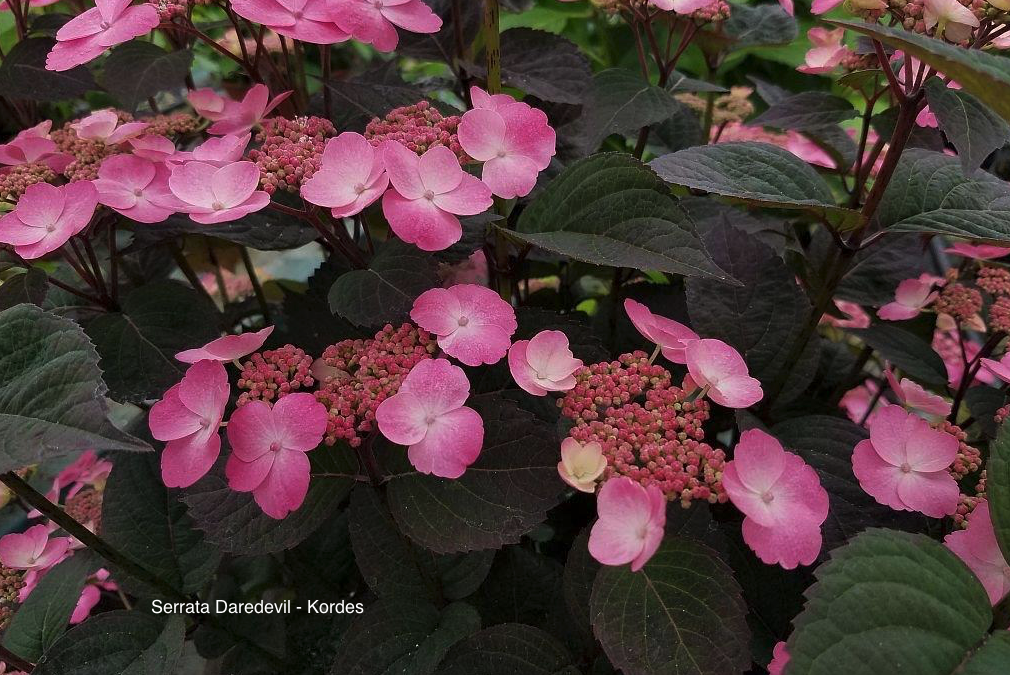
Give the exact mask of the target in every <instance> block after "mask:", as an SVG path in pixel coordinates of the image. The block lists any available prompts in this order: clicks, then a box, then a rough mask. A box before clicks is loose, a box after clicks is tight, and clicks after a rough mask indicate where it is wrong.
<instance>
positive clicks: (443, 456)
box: [375, 359, 484, 478]
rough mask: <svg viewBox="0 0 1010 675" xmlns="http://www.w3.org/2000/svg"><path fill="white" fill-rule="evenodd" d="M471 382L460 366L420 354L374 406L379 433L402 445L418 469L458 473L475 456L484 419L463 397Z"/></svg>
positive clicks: (456, 475)
mask: <svg viewBox="0 0 1010 675" xmlns="http://www.w3.org/2000/svg"><path fill="white" fill-rule="evenodd" d="M469 396H470V382H469V380H467V379H466V373H464V372H463V369H462V368H460V367H459V366H454V365H452V364H451V363H449V362H448V361H447V360H445V359H425V360H422V361H420V362H419V363H418V364H417V365H415V366H414V367H413V368H412V369H411V371H410V373H408V374H407V377H406V378H404V380H403V383H402V384H401V385H400V390H399V391H398V392H397V393H396V394H395V395H393V396H390V397H389V398H387V399H386V400H385V401H383V402H382V403H381V404H379V407H378V408H377V409H376V411H375V421H376V422H377V423H378V425H379V431H380V432H381V433H382V435H383V436H385V437H386V438H388V439H389V440H391V441H392V442H394V443H397V444H399V445H405V446H407V459H409V460H410V463H411V465H413V467H414V468H415V469H417V470H418V471H420V472H421V473H425V474H432V475H435V476H439V477H441V478H459V477H460V476H462V475H463V473H464V472H465V471H466V469H467V467H468V466H470V465H471V464H473V463H474V462H475V461H477V457H478V456H479V455H480V450H481V447H482V446H483V445H484V421H483V420H482V419H481V417H480V415H479V414H477V411H476V410H474V409H473V408H468V407H466V406H465V405H463V404H464V403H466V399H467V398H468V397H469Z"/></svg>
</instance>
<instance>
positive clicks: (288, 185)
mask: <svg viewBox="0 0 1010 675" xmlns="http://www.w3.org/2000/svg"><path fill="white" fill-rule="evenodd" d="M336 135H337V132H336V129H334V128H333V124H332V123H331V122H330V121H329V120H327V119H323V118H322V117H296V118H295V119H293V120H289V119H285V118H283V117H271V118H270V119H267V120H264V121H263V128H262V130H261V131H260V132H259V133H257V134H256V141H257V142H258V143H260V144H261V145H260V147H259V148H258V149H256V150H250V151H249V159H251V160H252V161H254V162H256V164H257V166H259V168H260V185H261V186H262V188H263V190H264V191H265V192H267V194H274V193H275V192H276V191H277V190H284V191H286V192H292V193H295V192H298V190H299V189H300V188H301V186H302V183H304V182H305V181H307V180H308V179H309V178H312V175H313V174H314V173H315V172H316V171H318V170H319V165H320V162H321V161H322V157H323V149H324V148H325V147H326V141H327V140H328V139H330V138H333V137H334V136H336Z"/></svg>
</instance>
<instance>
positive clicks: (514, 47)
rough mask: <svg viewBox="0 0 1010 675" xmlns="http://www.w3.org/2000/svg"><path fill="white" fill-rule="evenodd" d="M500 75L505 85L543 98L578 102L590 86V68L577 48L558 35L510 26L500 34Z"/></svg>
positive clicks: (556, 101)
mask: <svg viewBox="0 0 1010 675" xmlns="http://www.w3.org/2000/svg"><path fill="white" fill-rule="evenodd" d="M480 62H481V63H483V60H481V61H480ZM478 70H479V71H480V72H484V69H483V68H479V69H478ZM501 76H502V81H503V82H504V83H505V84H507V85H508V86H510V87H515V88H516V89H520V90H522V91H524V92H526V93H527V94H531V95H533V96H536V97H537V98H539V99H542V100H544V101H552V102H555V103H571V104H574V105H577V104H580V103H582V99H583V98H584V97H585V95H586V90H587V89H589V86H590V80H591V78H592V70H591V69H590V68H589V60H588V59H587V58H586V57H585V56H584V55H583V54H582V52H581V51H580V50H579V48H578V47H577V46H576V45H575V44H574V43H572V42H571V41H569V40H567V39H565V38H563V37H561V36H560V35H555V34H554V33H547V32H545V31H540V30H532V29H530V28H512V29H510V30H507V31H505V32H504V33H502V34H501Z"/></svg>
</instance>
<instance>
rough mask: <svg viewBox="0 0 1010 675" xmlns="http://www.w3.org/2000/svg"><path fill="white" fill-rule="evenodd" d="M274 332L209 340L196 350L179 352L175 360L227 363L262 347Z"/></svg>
mask: <svg viewBox="0 0 1010 675" xmlns="http://www.w3.org/2000/svg"><path fill="white" fill-rule="evenodd" d="M273 332H274V327H273V326H267V327H266V328H264V329H262V330H258V331H254V332H252V333H242V334H241V335H225V336H224V337H219V338H217V339H216V340H211V341H210V342H208V343H207V344H205V345H204V346H203V347H199V348H197V349H187V350H186V351H183V352H179V353H178V354H176V355H175V358H176V359H178V360H179V361H182V362H183V363H196V362H197V361H204V360H206V361H220V362H221V363H227V362H228V361H234V360H236V359H240V358H242V357H243V356H248V355H249V354H252V353H253V352H254V351H256V350H258V349H259V348H260V347H262V346H263V343H264V342H266V341H267V338H268V337H270V334H271V333H273Z"/></svg>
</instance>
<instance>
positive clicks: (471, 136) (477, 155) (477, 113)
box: [459, 108, 505, 162]
mask: <svg viewBox="0 0 1010 675" xmlns="http://www.w3.org/2000/svg"><path fill="white" fill-rule="evenodd" d="M459 144H460V145H461V146H462V147H463V150H465V151H466V154H468V155H470V156H471V157H473V158H474V159H476V160H477V161H478V162H486V161H488V160H490V159H494V158H495V157H497V156H498V153H499V152H501V151H504V150H505V120H503V119H502V117H501V115H499V114H498V113H497V112H495V111H493V110H487V109H481V108H478V109H475V110H470V111H467V112H466V113H465V114H464V115H463V119H462V121H461V122H460V123H459Z"/></svg>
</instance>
